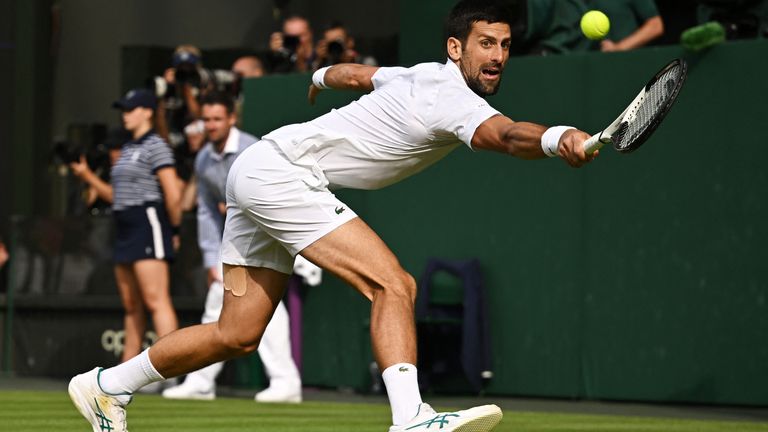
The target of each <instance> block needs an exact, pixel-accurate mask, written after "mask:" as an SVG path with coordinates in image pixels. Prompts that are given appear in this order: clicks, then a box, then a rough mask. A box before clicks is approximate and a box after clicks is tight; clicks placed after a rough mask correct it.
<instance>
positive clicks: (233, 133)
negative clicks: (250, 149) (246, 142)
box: [211, 126, 240, 160]
mask: <svg viewBox="0 0 768 432" xmlns="http://www.w3.org/2000/svg"><path fill="white" fill-rule="evenodd" d="M211 146H213V143H211ZM239 148H240V130H239V129H237V128H236V127H234V126H233V127H232V128H230V129H229V136H228V137H227V142H226V143H224V151H223V152H221V153H218V152H216V151H215V150H214V151H212V152H211V157H212V158H214V159H216V160H221V159H223V158H224V157H225V156H226V155H228V154H230V153H237V150H238V149H239Z"/></svg>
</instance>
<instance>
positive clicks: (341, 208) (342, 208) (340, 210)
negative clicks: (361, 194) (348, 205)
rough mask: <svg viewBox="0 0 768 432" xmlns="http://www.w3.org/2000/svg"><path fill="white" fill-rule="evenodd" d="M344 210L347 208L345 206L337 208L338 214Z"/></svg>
mask: <svg viewBox="0 0 768 432" xmlns="http://www.w3.org/2000/svg"><path fill="white" fill-rule="evenodd" d="M344 210H346V209H345V208H344V207H336V209H335V211H336V214H342V213H344Z"/></svg>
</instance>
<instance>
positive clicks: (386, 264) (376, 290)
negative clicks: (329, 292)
mask: <svg viewBox="0 0 768 432" xmlns="http://www.w3.org/2000/svg"><path fill="white" fill-rule="evenodd" d="M301 255H302V256H303V257H304V258H307V259H308V260H310V261H312V262H313V263H315V264H316V265H318V266H320V267H322V268H324V269H326V270H328V271H330V272H331V273H334V274H335V275H337V276H338V277H340V278H341V279H342V280H344V281H345V282H347V283H349V284H350V285H352V286H353V287H354V288H355V289H357V290H358V291H359V292H360V293H362V294H363V295H364V296H366V297H367V298H368V299H369V300H371V301H372V303H373V304H372V307H371V339H372V344H373V351H374V356H375V358H376V361H377V362H378V364H379V367H380V368H381V370H384V369H386V368H387V367H389V366H392V365H394V364H396V363H411V364H415V363H416V327H415V324H414V318H413V312H414V301H415V299H416V282H415V280H414V279H413V277H412V276H411V275H410V274H408V273H407V272H406V271H405V270H404V269H403V268H402V267H401V266H400V263H399V261H398V260H397V258H396V257H395V255H394V254H393V253H392V251H390V250H389V248H388V247H387V245H386V244H384V242H383V241H382V240H381V238H379V236H378V235H377V234H376V233H375V232H374V231H373V230H372V229H371V228H370V227H368V225H367V224H366V223H365V222H363V221H362V220H361V219H360V218H355V219H352V220H350V221H349V222H347V223H345V224H343V225H341V226H340V227H338V228H336V229H335V230H333V231H331V232H330V233H328V234H326V235H325V236H324V237H322V238H321V239H320V240H317V241H316V242H314V243H312V244H311V245H309V246H307V247H306V248H304V250H302V251H301Z"/></svg>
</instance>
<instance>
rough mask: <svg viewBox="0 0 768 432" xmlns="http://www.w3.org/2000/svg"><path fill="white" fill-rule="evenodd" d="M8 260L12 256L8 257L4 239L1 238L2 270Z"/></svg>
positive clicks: (0, 258) (0, 255) (0, 262)
mask: <svg viewBox="0 0 768 432" xmlns="http://www.w3.org/2000/svg"><path fill="white" fill-rule="evenodd" d="M8 259H10V255H8V249H7V248H6V247H5V243H4V242H3V238H2V237H0V269H2V268H3V267H4V266H5V263H7V262H8Z"/></svg>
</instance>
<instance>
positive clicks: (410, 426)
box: [389, 403, 502, 432]
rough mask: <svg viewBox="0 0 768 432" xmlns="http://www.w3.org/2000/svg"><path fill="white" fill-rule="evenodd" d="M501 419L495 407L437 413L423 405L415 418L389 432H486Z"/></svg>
mask: <svg viewBox="0 0 768 432" xmlns="http://www.w3.org/2000/svg"><path fill="white" fill-rule="evenodd" d="M501 417H502V413H501V408H499V407H497V406H496V405H483V406H479V407H474V408H470V409H468V410H462V411H456V412H444V413H438V412H435V410H434V409H432V407H431V406H429V404H425V403H423V404H421V405H419V412H418V414H416V417H414V418H413V419H412V420H411V421H409V422H408V423H406V424H403V425H400V426H392V427H390V428H389V432H401V431H402V432H406V431H414V432H422V431H427V432H488V431H490V430H492V429H493V428H494V427H496V425H497V424H499V422H500V421H501Z"/></svg>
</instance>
